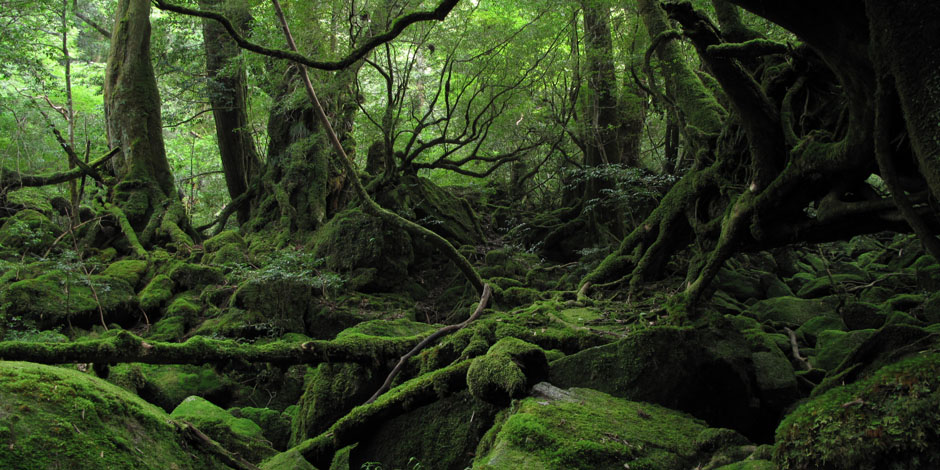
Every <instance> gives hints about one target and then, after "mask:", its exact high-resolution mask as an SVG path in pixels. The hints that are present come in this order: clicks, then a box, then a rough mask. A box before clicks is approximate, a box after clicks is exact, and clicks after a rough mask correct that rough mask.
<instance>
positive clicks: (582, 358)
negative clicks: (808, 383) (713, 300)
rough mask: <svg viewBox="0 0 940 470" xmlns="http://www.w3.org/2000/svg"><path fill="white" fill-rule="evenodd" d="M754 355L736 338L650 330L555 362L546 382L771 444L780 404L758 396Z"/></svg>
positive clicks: (719, 333) (725, 334)
mask: <svg viewBox="0 0 940 470" xmlns="http://www.w3.org/2000/svg"><path fill="white" fill-rule="evenodd" d="M751 354H752V353H751V349H750V347H749V345H748V343H747V341H746V340H745V339H744V337H743V336H741V335H739V334H737V333H729V332H725V331H721V330H714V329H692V328H675V327H653V328H648V329H644V330H639V331H636V332H634V333H631V334H630V335H628V336H627V337H626V338H624V339H622V340H619V341H617V342H614V343H611V344H608V345H604V346H598V347H595V348H590V349H586V350H584V351H581V352H579V353H576V354H571V355H569V356H566V357H564V358H562V359H559V360H557V361H555V362H553V363H552V364H551V371H550V374H549V381H550V382H551V383H553V384H556V385H558V386H560V387H573V386H579V387H589V388H593V389H596V390H599V391H602V392H605V393H609V394H611V395H613V396H616V397H621V398H626V399H628V400H637V401H648V402H653V403H658V404H660V405H663V406H667V407H669V408H674V409H677V410H681V411H685V412H688V413H691V414H692V415H694V416H696V417H698V418H701V419H704V420H706V421H708V422H709V423H710V424H711V425H713V426H719V427H726V428H731V429H736V430H738V431H740V432H742V433H743V434H744V435H746V436H749V437H751V438H752V439H755V440H758V441H764V440H767V441H769V439H770V436H771V434H772V431H773V428H774V427H775V426H776V421H775V419H776V417H777V415H778V414H779V413H780V408H779V406H780V405H781V403H779V396H778V395H775V396H773V397H762V396H761V394H760V389H759V386H758V383H757V381H756V377H755V370H754V365H753V363H752V356H751ZM785 365H787V366H788V364H779V367H776V366H775V367H774V370H777V369H779V370H787V369H784V367H783V366H785ZM790 373H791V374H792V369H790ZM768 376H771V377H773V380H770V379H768V380H767V383H769V384H770V383H778V381H779V383H780V384H783V383H784V382H785V381H787V379H786V377H782V378H779V379H778V378H777V375H776V372H771V371H768ZM775 388H777V387H775ZM772 405H773V406H772Z"/></svg>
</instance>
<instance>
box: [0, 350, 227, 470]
mask: <svg viewBox="0 0 940 470" xmlns="http://www.w3.org/2000/svg"><path fill="white" fill-rule="evenodd" d="M0 442H2V443H3V450H2V451H0V468H4V469H10V470H34V469H52V468H69V469H75V470H82V469H89V470H100V469H105V468H106V469H134V470H138V469H154V470H157V469H160V470H163V469H168V468H177V469H180V470H184V469H193V470H202V469H227V468H229V467H226V466H224V465H223V464H221V463H219V462H218V461H216V460H215V459H214V458H213V457H210V456H208V455H206V454H203V453H202V451H200V449H199V448H198V447H196V446H194V445H192V444H191V443H189V442H186V441H185V440H184V439H183V437H182V436H181V434H180V433H179V431H178V428H177V427H176V426H175V425H174V424H173V423H172V421H171V420H170V417H169V416H168V415H167V414H166V413H165V412H163V411H162V410H160V409H159V408H157V407H156V406H153V405H151V404H149V403H147V402H145V401H144V400H142V399H140V398H139V397H137V396H136V395H134V394H132V393H129V392H127V391H126V390H123V389H121V388H119V387H116V386H114V385H111V384H109V383H107V382H105V381H103V380H100V379H98V378H96V377H93V376H90V375H88V374H84V373H80V372H78V371H75V370H68V369H63V368H59V367H52V366H45V365H38V364H31V363H25V362H2V361H0Z"/></svg>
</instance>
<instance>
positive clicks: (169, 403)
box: [108, 364, 233, 412]
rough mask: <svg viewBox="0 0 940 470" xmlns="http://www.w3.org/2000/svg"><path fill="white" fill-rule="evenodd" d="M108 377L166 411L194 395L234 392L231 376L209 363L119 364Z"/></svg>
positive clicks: (112, 368)
mask: <svg viewBox="0 0 940 470" xmlns="http://www.w3.org/2000/svg"><path fill="white" fill-rule="evenodd" d="M108 380H109V381H110V382H112V383H115V384H117V385H120V386H122V387H124V388H126V389H128V390H132V391H134V392H136V393H137V394H139V395H140V396H141V397H143V398H144V399H146V400H147V401H149V402H150V403H153V404H155V405H157V406H159V407H161V408H163V409H164V410H166V411H167V412H169V411H172V410H173V409H174V408H176V406H177V405H179V404H180V403H181V402H182V401H183V400H184V399H185V398H186V397H188V396H191V395H199V396H202V397H208V398H211V399H216V398H218V399H222V398H226V397H231V395H232V393H233V392H232V389H233V385H232V384H231V383H230V381H229V379H228V378H226V377H225V376H224V375H223V374H220V373H219V372H218V371H216V370H215V369H213V368H212V366H209V365H204V366H195V365H154V364H118V365H116V366H113V367H111V373H110V374H109V375H108Z"/></svg>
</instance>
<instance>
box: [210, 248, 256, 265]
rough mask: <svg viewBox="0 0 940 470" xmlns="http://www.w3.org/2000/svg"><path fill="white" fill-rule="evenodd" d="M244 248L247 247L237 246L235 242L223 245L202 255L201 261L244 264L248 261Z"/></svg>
mask: <svg viewBox="0 0 940 470" xmlns="http://www.w3.org/2000/svg"><path fill="white" fill-rule="evenodd" d="M245 250H247V249H246V248H239V247H238V246H237V245H235V244H231V245H225V246H223V247H222V248H220V249H219V250H218V251H216V252H213V253H207V254H206V255H204V256H203V258H202V262H203V263H205V264H215V265H220V266H225V265H239V264H245V263H247V262H248V256H246V254H245Z"/></svg>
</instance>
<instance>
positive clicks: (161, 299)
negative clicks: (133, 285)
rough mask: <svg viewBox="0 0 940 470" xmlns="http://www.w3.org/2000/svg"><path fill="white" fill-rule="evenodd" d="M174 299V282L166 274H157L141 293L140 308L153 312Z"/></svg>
mask: <svg viewBox="0 0 940 470" xmlns="http://www.w3.org/2000/svg"><path fill="white" fill-rule="evenodd" d="M172 297H173V280H172V279H170V276H167V275H166V274H157V275H156V276H154V277H153V279H151V280H150V282H149V283H147V285H146V286H144V288H143V290H141V291H140V295H139V298H140V308H142V309H144V310H146V311H148V312H153V311H156V310H157V309H159V308H161V307H163V306H164V305H165V304H166V302H168V301H169V300H170V298H172Z"/></svg>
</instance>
